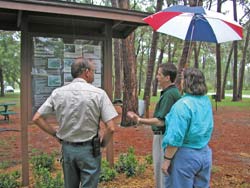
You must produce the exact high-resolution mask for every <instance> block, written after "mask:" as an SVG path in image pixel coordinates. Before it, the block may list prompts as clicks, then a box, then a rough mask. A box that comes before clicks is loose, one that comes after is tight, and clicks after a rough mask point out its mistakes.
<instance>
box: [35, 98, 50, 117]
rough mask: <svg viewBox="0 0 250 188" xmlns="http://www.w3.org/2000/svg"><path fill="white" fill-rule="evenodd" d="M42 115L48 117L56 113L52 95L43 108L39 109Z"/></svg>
mask: <svg viewBox="0 0 250 188" xmlns="http://www.w3.org/2000/svg"><path fill="white" fill-rule="evenodd" d="M37 112H39V113H40V114H41V115H46V114H50V113H52V112H54V104H53V101H52V95H50V96H49V97H48V98H47V100H46V101H45V102H44V103H43V104H42V106H41V107H40V108H39V109H38V111H37Z"/></svg>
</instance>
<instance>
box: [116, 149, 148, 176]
mask: <svg viewBox="0 0 250 188" xmlns="http://www.w3.org/2000/svg"><path fill="white" fill-rule="evenodd" d="M145 168H146V166H145V164H139V163H138V160H137V159H136V157H135V154H134V149H133V148H132V147H130V148H129V149H128V153H127V154H121V155H120V156H119V159H118V161H117V163H116V164H115V169H116V170H117V172H118V173H125V174H126V176H127V177H131V176H135V175H141V174H142V173H144V172H145Z"/></svg>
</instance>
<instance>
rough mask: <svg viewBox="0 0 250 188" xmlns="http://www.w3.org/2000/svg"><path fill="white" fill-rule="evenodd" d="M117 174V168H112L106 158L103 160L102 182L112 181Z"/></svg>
mask: <svg viewBox="0 0 250 188" xmlns="http://www.w3.org/2000/svg"><path fill="white" fill-rule="evenodd" d="M116 175H117V172H116V170H115V169H114V168H111V167H110V166H109V163H108V162H107V161H106V160H102V166H101V173H100V182H108V181H112V180H113V179H115V177H116Z"/></svg>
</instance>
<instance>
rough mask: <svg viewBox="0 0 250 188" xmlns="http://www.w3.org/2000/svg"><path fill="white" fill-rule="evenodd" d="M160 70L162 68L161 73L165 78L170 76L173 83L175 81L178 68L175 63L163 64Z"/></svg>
mask: <svg viewBox="0 0 250 188" xmlns="http://www.w3.org/2000/svg"><path fill="white" fill-rule="evenodd" d="M159 68H161V73H162V74H163V75H164V76H169V77H170V80H171V82H174V81H175V78H176V75H177V67H176V66H175V65H174V64H173V63H163V64H160V65H159Z"/></svg>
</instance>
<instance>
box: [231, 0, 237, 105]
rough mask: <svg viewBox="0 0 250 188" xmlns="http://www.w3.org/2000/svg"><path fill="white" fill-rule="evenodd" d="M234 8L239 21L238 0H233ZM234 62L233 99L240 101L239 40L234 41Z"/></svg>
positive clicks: (235, 17)
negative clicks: (238, 76) (238, 75)
mask: <svg viewBox="0 0 250 188" xmlns="http://www.w3.org/2000/svg"><path fill="white" fill-rule="evenodd" d="M233 10H234V20H235V21H237V11H236V0H233ZM233 45H234V63H233V99H232V101H238V92H237V88H238V87H237V64H238V42H237V41H234V42H233Z"/></svg>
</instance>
